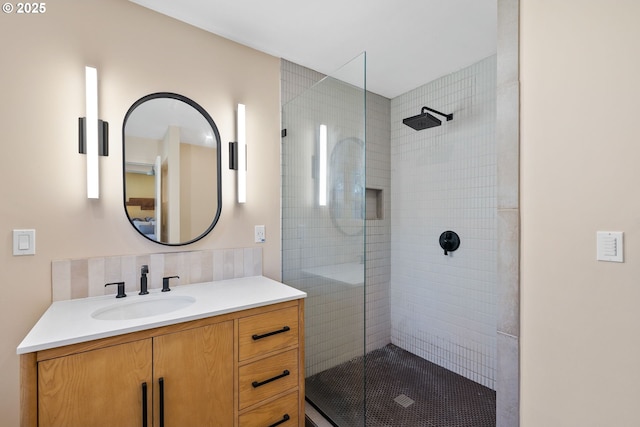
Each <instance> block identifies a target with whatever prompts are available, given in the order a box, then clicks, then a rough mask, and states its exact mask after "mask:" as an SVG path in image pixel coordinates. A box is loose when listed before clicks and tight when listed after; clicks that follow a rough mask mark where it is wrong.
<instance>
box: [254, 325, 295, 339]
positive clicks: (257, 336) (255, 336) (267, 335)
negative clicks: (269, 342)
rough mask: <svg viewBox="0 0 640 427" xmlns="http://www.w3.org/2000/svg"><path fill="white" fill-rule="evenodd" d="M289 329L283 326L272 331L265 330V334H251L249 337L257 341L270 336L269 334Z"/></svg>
mask: <svg viewBox="0 0 640 427" xmlns="http://www.w3.org/2000/svg"><path fill="white" fill-rule="evenodd" d="M290 330H291V328H290V327H288V326H285V327H284V328H282V329H278V330H277V331H273V332H267V333H266V334H263V335H256V334H254V335H252V336H251V338H253V340H254V341H258V340H261V339H262V338H266V337H270V336H271V335H276V334H281V333H283V332H288V331H290Z"/></svg>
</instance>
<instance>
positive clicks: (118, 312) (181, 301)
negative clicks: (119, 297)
mask: <svg viewBox="0 0 640 427" xmlns="http://www.w3.org/2000/svg"><path fill="white" fill-rule="evenodd" d="M143 298H145V299H143ZM143 298H140V299H138V300H136V301H134V302H126V301H122V302H120V301H119V302H117V303H114V304H111V305H110V306H108V307H104V308H100V309H98V310H96V311H94V312H93V313H91V317H93V318H94V319H97V320H128V319H139V318H141V317H149V316H156V315H158V314H165V313H170V312H172V311H176V310H180V309H181V308H185V307H188V306H190V305H191V304H193V303H194V302H196V300H195V298H193V297H190V296H169V295H161V296H158V297H155V298H154V297H148V298H149V299H146V298H147V297H143Z"/></svg>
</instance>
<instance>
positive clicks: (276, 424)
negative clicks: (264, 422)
mask: <svg viewBox="0 0 640 427" xmlns="http://www.w3.org/2000/svg"><path fill="white" fill-rule="evenodd" d="M290 418H291V417H290V416H289V414H284V416H283V417H282V419H281V420H280V421H278V422H277V423H273V424H271V425H270V426H269V427H276V426H279V425H280V424H282V423H286V422H287V421H289V419H290Z"/></svg>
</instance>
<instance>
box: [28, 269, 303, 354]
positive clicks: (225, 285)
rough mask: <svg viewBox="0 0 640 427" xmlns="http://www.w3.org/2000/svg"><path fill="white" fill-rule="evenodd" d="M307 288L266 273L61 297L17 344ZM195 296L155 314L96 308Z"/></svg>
mask: <svg viewBox="0 0 640 427" xmlns="http://www.w3.org/2000/svg"><path fill="white" fill-rule="evenodd" d="M306 296H307V294H306V293H305V292H302V291H299V290H297V289H294V288H292V287H290V286H287V285H284V284H282V283H280V282H277V281H275V280H271V279H268V278H266V277H263V276H254V277H243V278H239V279H229V280H221V281H215V282H208V283H198V284H193V285H181V286H176V287H174V288H171V292H160V289H150V290H149V294H148V295H138V294H137V292H134V291H131V292H130V293H127V297H126V298H115V296H114V295H105V296H99V297H89V298H82V299H73V300H68V301H57V302H54V303H53V304H51V306H50V307H49V308H48V309H47V311H46V312H45V313H44V314H43V315H42V317H41V318H40V320H38V323H36V325H35V326H34V327H33V328H32V329H31V331H30V332H29V334H27V336H26V337H25V339H24V340H22V342H21V343H20V345H19V346H18V348H17V352H18V354H24V353H31V352H34V351H39V350H46V349H49V348H55V347H61V346H64V345H69V344H77V343H80V342H86V341H91V340H95V339H100V338H106V337H112V336H116V335H122V334H126V333H131V332H137V331H142V330H145V329H152V328H157V327H160V326H167V325H172V324H175V323H181V322H188V321H190V320H197V319H203V318H206V317H211V316H217V315H220V314H225V313H232V312H235V311H240V310H246V309H249V308H255V307H261V306H265V305H269V304H275V303H279V302H285V301H292V300H296V299H301V298H305V297H306ZM167 297H169V298H178V299H180V298H183V299H191V298H192V299H194V300H195V302H193V303H191V304H190V305H189V306H187V307H184V308H180V309H177V310H174V311H171V312H167V313H162V314H157V315H153V316H147V317H141V318H134V319H126V320H100V319H96V318H93V317H92V314H93V313H95V312H97V311H98V312H99V311H102V310H104V309H109V308H111V307H113V305H114V304H118V305H121V306H122V305H127V304H136V303H139V302H144V301H150V300H152V299H162V298H167Z"/></svg>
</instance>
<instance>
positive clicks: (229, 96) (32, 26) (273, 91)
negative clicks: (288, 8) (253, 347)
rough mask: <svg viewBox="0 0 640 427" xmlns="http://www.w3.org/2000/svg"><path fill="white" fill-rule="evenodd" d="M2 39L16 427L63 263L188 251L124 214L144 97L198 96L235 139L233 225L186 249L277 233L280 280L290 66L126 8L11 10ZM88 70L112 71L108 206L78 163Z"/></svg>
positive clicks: (0, 168) (5, 330)
mask: <svg viewBox="0 0 640 427" xmlns="http://www.w3.org/2000/svg"><path fill="white" fill-rule="evenodd" d="M0 36H2V43H0V58H1V59H0V61H1V68H0V69H1V71H0V93H1V94H2V95H1V97H2V101H1V102H0V141H1V144H2V149H3V151H2V155H0V182H2V184H1V185H0V224H1V225H2V229H1V230H0V237H1V240H0V295H1V296H0V372H1V374H0V419H1V420H2V421H1V422H0V424H2V425H3V426H4V425H6V426H16V425H18V405H19V381H18V357H17V356H16V355H15V348H16V346H17V345H18V344H19V342H20V341H21V340H22V338H23V337H24V336H25V335H26V333H27V332H28V330H29V329H30V328H31V327H32V326H33V324H34V323H35V322H36V321H37V319H38V318H39V316H40V315H41V314H42V313H43V312H44V311H45V310H46V308H47V307H48V306H49V304H50V301H51V261H52V260H54V259H65V258H83V257H92V256H109V255H124V254H143V253H158V252H168V251H175V250H181V248H172V247H166V246H160V245H157V244H154V243H152V242H149V241H147V240H146V239H144V238H143V237H142V236H140V235H139V234H138V233H137V232H135V230H134V229H133V228H132V227H131V225H129V224H128V222H127V219H126V216H125V213H124V208H123V206H122V205H123V203H122V172H121V161H122V157H121V144H122V142H121V127H122V120H123V118H124V115H125V113H126V111H127V109H128V107H129V106H130V105H131V104H132V103H133V102H134V101H135V100H137V99H138V98H140V97H142V96H143V95H146V94H149V93H152V92H157V91H172V92H177V93H181V94H183V95H185V96H188V97H190V98H192V99H193V100H195V101H196V102H198V103H199V104H200V105H202V106H203V107H204V108H205V109H206V110H207V111H208V112H209V113H210V115H211V116H212V117H213V119H214V120H215V121H216V124H217V126H218V128H219V130H220V134H221V137H222V155H223V160H222V164H223V166H225V167H224V168H223V175H222V181H223V182H222V184H223V188H224V192H223V211H222V215H221V219H220V222H219V223H218V225H217V226H216V228H215V229H214V230H213V232H212V233H211V234H210V235H209V236H207V237H205V238H204V239H202V240H201V241H199V242H197V243H195V244H193V245H190V246H188V247H186V248H182V250H185V249H186V250H190V249H210V248H236V247H250V246H253V245H254V243H253V226H254V225H255V224H265V225H266V230H267V242H266V243H265V244H264V245H263V248H264V251H263V253H264V273H265V275H267V276H269V277H272V278H274V279H279V278H280V232H279V228H280V224H279V218H280V213H279V206H280V203H279V199H280V193H279V182H280V176H279V175H280V171H279V167H278V165H279V152H280V150H279V143H280V130H279V127H280V103H279V65H280V64H279V60H278V59H277V58H274V57H271V56H268V55H265V54H262V53H259V52H256V51H254V50H252V49H249V48H246V47H243V46H240V45H237V44H235V43H231V42H229V41H226V40H224V39H221V38H219V37H216V36H213V35H211V34H208V33H206V32H204V31H201V30H198V29H196V28H193V27H190V26H188V25H185V24H182V23H179V22H177V21H174V20H172V19H169V18H166V17H164V16H162V15H159V14H156V13H154V12H151V11H148V10H146V9H143V8H141V7H139V6H137V5H134V4H132V3H130V2H128V1H126V0H92V1H73V0H64V1H63V0H58V1H56V2H52V3H47V11H46V13H45V14H43V15H40V16H27V15H16V14H10V15H8V14H4V13H3V14H0ZM85 65H92V66H95V67H97V68H98V75H99V80H100V83H99V92H100V97H101V98H100V117H101V118H102V119H103V120H106V121H108V122H109V125H110V155H109V157H106V158H101V160H100V166H101V171H100V175H101V189H100V190H101V197H100V199H99V200H87V198H86V187H85V157H84V156H83V155H80V154H78V152H77V138H78V135H77V120H78V117H80V116H83V115H84V66H85ZM238 102H243V103H245V104H246V105H247V121H248V123H249V126H248V129H247V138H248V144H249V171H248V185H249V191H248V202H247V204H246V205H244V206H239V205H237V204H235V202H234V200H235V195H234V194H235V193H234V191H233V188H234V184H235V175H234V173H232V172H231V171H229V170H228V169H227V168H226V164H227V160H226V159H227V157H226V156H227V155H228V144H227V143H228V141H232V140H235V126H234V121H235V105H236V103H238ZM257 159H260V162H258V161H257ZM15 228H35V229H36V232H37V254H36V255H35V256H24V257H14V256H12V248H11V246H12V233H11V230H12V229H15Z"/></svg>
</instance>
